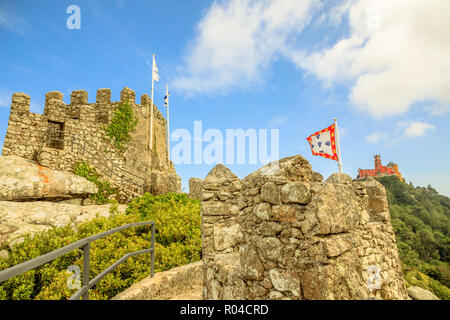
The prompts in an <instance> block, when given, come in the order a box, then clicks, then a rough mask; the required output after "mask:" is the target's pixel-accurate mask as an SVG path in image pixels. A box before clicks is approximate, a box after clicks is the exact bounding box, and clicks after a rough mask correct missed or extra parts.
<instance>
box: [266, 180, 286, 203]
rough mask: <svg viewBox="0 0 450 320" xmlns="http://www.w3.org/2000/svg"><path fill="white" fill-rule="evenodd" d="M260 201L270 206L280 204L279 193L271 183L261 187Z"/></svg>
mask: <svg viewBox="0 0 450 320" xmlns="http://www.w3.org/2000/svg"><path fill="white" fill-rule="evenodd" d="M261 200H262V201H265V202H268V203H271V204H279V203H280V202H281V198H280V193H279V192H278V188H277V186H276V185H275V184H274V183H273V182H267V183H266V184H264V185H263V186H262V188H261Z"/></svg>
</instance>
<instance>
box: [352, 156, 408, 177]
mask: <svg viewBox="0 0 450 320" xmlns="http://www.w3.org/2000/svg"><path fill="white" fill-rule="evenodd" d="M374 158H375V169H358V177H357V179H361V178H367V177H383V176H391V175H396V176H397V177H399V179H400V180H402V181H404V180H405V179H403V177H402V175H401V173H400V172H399V171H398V165H397V164H396V163H392V162H389V163H388V165H387V166H383V165H382V164H381V158H380V155H379V154H376V155H375V156H374Z"/></svg>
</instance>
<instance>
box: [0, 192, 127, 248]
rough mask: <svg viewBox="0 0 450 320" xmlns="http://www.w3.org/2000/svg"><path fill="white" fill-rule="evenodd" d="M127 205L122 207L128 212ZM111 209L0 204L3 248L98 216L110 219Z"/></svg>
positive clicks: (66, 204) (60, 204) (121, 209)
mask: <svg viewBox="0 0 450 320" xmlns="http://www.w3.org/2000/svg"><path fill="white" fill-rule="evenodd" d="M126 207H127V206H126V205H119V206H118V210H119V212H125V209H126ZM110 209H111V205H110V204H107V205H91V206H79V205H74V204H68V203H55V202H48V201H34V202H14V201H0V247H2V246H3V245H6V246H9V247H10V248H12V247H13V246H14V245H15V244H17V243H20V242H22V241H23V239H24V236H25V235H26V234H29V235H34V234H36V233H39V232H42V231H47V230H50V229H52V228H54V227H55V228H56V227H63V226H66V225H70V226H72V227H75V228H76V227H77V226H78V225H79V224H81V223H83V222H86V221H88V220H91V219H93V218H95V217H96V215H97V214H98V215H99V216H103V217H108V216H110V215H111V210H110Z"/></svg>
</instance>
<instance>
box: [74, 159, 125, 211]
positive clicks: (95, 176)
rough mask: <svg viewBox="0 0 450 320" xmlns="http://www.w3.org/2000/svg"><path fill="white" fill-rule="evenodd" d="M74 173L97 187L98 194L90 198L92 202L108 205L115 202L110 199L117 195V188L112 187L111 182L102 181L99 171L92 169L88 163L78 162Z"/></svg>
mask: <svg viewBox="0 0 450 320" xmlns="http://www.w3.org/2000/svg"><path fill="white" fill-rule="evenodd" d="M73 173H74V174H76V175H78V176H80V177H84V178H86V179H88V180H89V181H91V182H93V183H94V184H95V185H96V186H97V188H98V192H97V193H95V194H93V195H91V196H90V199H91V200H92V201H94V202H95V203H97V204H106V203H112V202H113V200H112V199H110V198H111V196H113V195H117V193H118V190H117V188H113V187H111V184H110V183H109V181H105V180H102V179H100V174H99V173H98V172H97V170H96V169H95V168H93V167H91V166H90V165H89V164H88V163H87V162H84V161H81V162H77V163H76V164H75V168H74V170H73Z"/></svg>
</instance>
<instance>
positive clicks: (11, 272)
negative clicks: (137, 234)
mask: <svg viewBox="0 0 450 320" xmlns="http://www.w3.org/2000/svg"><path fill="white" fill-rule="evenodd" d="M145 225H151V246H150V248H149V249H144V250H140V251H135V252H130V253H127V254H126V255H124V256H122V257H121V258H120V259H119V260H117V261H116V262H114V263H113V264H112V265H110V266H109V267H108V268H106V269H105V270H103V271H102V272H101V273H99V274H98V275H97V276H96V277H95V278H94V279H92V280H89V270H90V267H89V261H90V247H91V246H90V245H91V242H92V241H95V240H98V239H101V238H104V237H107V236H109V235H111V234H113V233H116V232H119V231H122V230H124V229H127V228H130V227H138V226H145ZM80 247H83V279H82V280H83V282H82V287H81V288H80V289H78V290H77V292H75V293H74V294H73V295H72V296H71V297H70V298H69V300H75V299H78V298H79V297H80V296H81V297H82V299H83V300H88V299H89V289H90V288H92V287H93V286H95V285H96V284H97V283H98V282H99V281H100V280H101V279H103V278H104V277H105V276H106V275H107V274H108V273H110V272H111V271H113V270H114V269H115V268H116V267H117V266H118V265H120V264H121V263H123V262H124V261H125V260H127V259H128V258H129V257H132V256H135V255H139V254H144V253H151V257H150V259H151V262H150V276H151V277H153V275H154V269H155V222H154V221H146V222H135V223H129V224H126V225H123V226H120V227H117V228H114V229H111V230H108V231H105V232H102V233H99V234H95V235H92V236H90V237H87V238H84V239H81V240H78V241H77V242H74V243H72V244H69V245H67V246H65V247H62V248H59V249H56V250H54V251H52V252H49V253H46V254H44V255H42V256H39V257H37V258H34V259H31V260H28V261H26V262H23V263H20V264H18V265H15V266H13V267H10V268H8V269H5V270H2V271H0V282H3V281H6V280H8V279H10V278H12V277H15V276H17V275H20V274H22V273H24V272H27V271H29V270H31V269H34V268H36V267H39V266H41V265H43V264H45V263H47V262H49V261H52V260H55V259H56V258H59V257H61V256H63V255H65V254H66V253H69V252H71V251H73V250H75V249H78V248H80Z"/></svg>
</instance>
